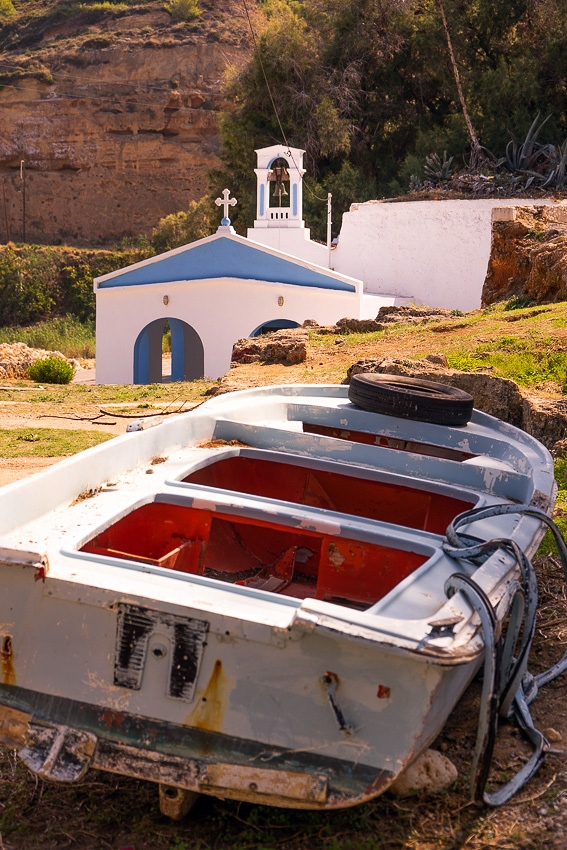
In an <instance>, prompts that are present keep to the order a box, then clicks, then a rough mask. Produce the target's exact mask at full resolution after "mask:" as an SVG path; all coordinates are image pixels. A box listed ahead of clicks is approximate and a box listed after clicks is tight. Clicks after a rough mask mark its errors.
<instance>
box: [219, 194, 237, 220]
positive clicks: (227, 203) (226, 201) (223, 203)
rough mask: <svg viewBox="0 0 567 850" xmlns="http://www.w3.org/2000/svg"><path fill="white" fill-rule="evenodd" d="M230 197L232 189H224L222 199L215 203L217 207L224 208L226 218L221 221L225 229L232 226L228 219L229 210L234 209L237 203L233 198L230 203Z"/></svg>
mask: <svg viewBox="0 0 567 850" xmlns="http://www.w3.org/2000/svg"><path fill="white" fill-rule="evenodd" d="M229 195H230V189H223V190H222V198H217V199H216V201H215V204H216V205H217V207H224V218H223V219H222V221H221V224H222V225H223V226H224V227H228V226H229V225H230V219H229V217H228V208H229V207H233V206H234V205H235V204H236V203H237V200H236V198H231V199H230V201H229V199H228V196H229ZM223 198H224V200H223Z"/></svg>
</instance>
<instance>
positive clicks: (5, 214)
mask: <svg viewBox="0 0 567 850" xmlns="http://www.w3.org/2000/svg"><path fill="white" fill-rule="evenodd" d="M2 197H3V198H4V220H5V222H6V242H9V241H10V223H9V221H8V205H7V204H6V184H5V182H4V180H2Z"/></svg>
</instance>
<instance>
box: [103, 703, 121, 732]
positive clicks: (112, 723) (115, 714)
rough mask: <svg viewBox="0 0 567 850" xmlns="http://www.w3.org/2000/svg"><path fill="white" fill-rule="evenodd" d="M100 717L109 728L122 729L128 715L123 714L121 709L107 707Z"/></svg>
mask: <svg viewBox="0 0 567 850" xmlns="http://www.w3.org/2000/svg"><path fill="white" fill-rule="evenodd" d="M99 718H100V721H101V723H104V725H105V726H106V728H107V729H109V730H110V729H120V727H121V726H122V724H123V723H124V720H125V719H126V715H125V714H122V712H120V711H112V710H111V709H109V708H107V709H106V710H105V711H102V712H101V713H100V715H99Z"/></svg>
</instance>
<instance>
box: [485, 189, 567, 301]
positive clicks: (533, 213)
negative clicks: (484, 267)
mask: <svg viewBox="0 0 567 850" xmlns="http://www.w3.org/2000/svg"><path fill="white" fill-rule="evenodd" d="M506 214H507V216H509V220H506V221H494V222H493V224H492V248H491V254H490V260H489V264H488V271H487V275H486V280H485V283H484V288H483V292H482V303H483V305H485V306H486V305H487V304H492V303H494V302H496V301H503V300H506V299H509V298H514V297H516V298H526V299H527V300H529V301H533V302H535V303H542V302H549V301H565V300H566V299H567V204H565V203H562V204H558V205H556V206H533V207H507V208H506Z"/></svg>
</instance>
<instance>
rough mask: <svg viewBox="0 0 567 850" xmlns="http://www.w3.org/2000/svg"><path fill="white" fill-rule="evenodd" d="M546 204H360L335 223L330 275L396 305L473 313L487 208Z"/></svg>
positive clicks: (484, 262) (484, 264)
mask: <svg viewBox="0 0 567 850" xmlns="http://www.w3.org/2000/svg"><path fill="white" fill-rule="evenodd" d="M528 204H537V205H542V204H553V201H544V200H537V201H530V200H525V199H521V200H518V199H515V200H514V199H506V200H495V199H488V200H475V201H473V200H470V201H411V202H401V203H389V202H382V201H368V202H367V203H365V204H353V205H352V206H351V209H350V211H349V212H348V213H345V214H344V216H343V221H342V227H341V232H340V236H339V244H338V246H337V248H336V250H335V251H333V252H332V254H333V260H332V267H333V268H334V269H335V271H338V272H340V273H342V274H348V275H351V276H352V277H356V278H359V279H360V280H362V281H363V283H364V289H365V291H366V292H379V293H381V294H382V295H394V296H396V297H397V303H407V302H413V303H415V304H417V305H420V304H427V305H429V306H431V307H448V308H449V309H458V310H463V311H466V310H474V309H476V308H477V307H480V299H481V294H482V287H483V284H484V279H485V277H486V272H487V268H488V260H489V257H490V244H491V231H492V228H491V215H492V209H493V208H494V207H503V206H526V205H528Z"/></svg>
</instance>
